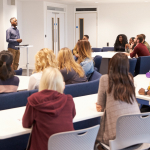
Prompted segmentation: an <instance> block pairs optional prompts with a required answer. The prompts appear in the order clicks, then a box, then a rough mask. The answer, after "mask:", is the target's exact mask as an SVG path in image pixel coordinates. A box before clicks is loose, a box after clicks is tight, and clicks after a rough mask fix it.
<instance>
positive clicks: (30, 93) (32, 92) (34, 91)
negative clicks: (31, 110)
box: [29, 89, 38, 96]
mask: <svg viewBox="0 0 150 150" xmlns="http://www.w3.org/2000/svg"><path fill="white" fill-rule="evenodd" d="M37 92H38V89H35V90H30V91H29V96H31V95H32V94H34V93H37Z"/></svg>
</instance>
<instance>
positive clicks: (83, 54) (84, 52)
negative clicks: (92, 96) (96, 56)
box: [77, 40, 94, 79]
mask: <svg viewBox="0 0 150 150" xmlns="http://www.w3.org/2000/svg"><path fill="white" fill-rule="evenodd" d="M77 47H78V52H79V58H78V61H77V62H78V63H79V64H80V65H81V66H82V68H83V70H84V72H85V75H86V77H87V78H88V79H89V78H90V76H91V74H92V73H93V72H94V64H93V60H92V56H91V55H92V49H91V46H90V42H89V41H85V40H80V41H78V43H77Z"/></svg>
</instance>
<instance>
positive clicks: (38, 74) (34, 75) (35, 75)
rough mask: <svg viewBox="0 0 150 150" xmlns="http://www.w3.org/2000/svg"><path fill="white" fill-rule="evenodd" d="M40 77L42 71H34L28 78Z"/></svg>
mask: <svg viewBox="0 0 150 150" xmlns="http://www.w3.org/2000/svg"><path fill="white" fill-rule="evenodd" d="M41 77H42V72H38V73H34V74H32V75H31V76H30V79H33V78H35V79H38V78H41Z"/></svg>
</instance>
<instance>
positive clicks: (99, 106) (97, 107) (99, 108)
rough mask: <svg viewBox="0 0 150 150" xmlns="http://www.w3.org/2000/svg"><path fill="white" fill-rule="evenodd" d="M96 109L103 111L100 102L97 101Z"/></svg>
mask: <svg viewBox="0 0 150 150" xmlns="http://www.w3.org/2000/svg"><path fill="white" fill-rule="evenodd" d="M96 109H97V111H98V112H101V111H102V107H101V105H98V104H97V103H96Z"/></svg>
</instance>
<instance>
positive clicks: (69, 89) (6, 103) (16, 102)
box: [0, 71, 101, 110]
mask: <svg viewBox="0 0 150 150" xmlns="http://www.w3.org/2000/svg"><path fill="white" fill-rule="evenodd" d="M100 77H101V74H100V73H98V72H97V71H94V72H93V74H92V76H91V78H90V80H89V82H84V83H78V84H70V85H66V87H65V90H64V93H65V94H70V95H72V96H73V97H79V96H84V95H90V94H96V93H97V92H98V87H99V79H100ZM36 92H38V90H32V91H21V92H16V93H7V94H0V110H5V109H10V108H16V107H22V106H26V104H27V98H28V97H29V96H30V95H32V94H33V93H36Z"/></svg>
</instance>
